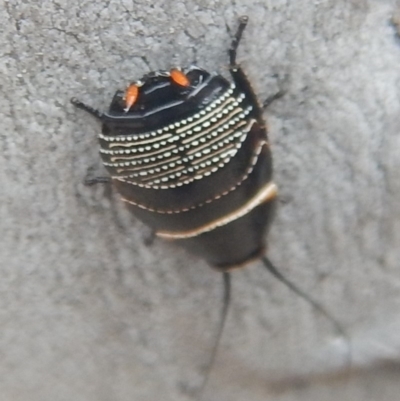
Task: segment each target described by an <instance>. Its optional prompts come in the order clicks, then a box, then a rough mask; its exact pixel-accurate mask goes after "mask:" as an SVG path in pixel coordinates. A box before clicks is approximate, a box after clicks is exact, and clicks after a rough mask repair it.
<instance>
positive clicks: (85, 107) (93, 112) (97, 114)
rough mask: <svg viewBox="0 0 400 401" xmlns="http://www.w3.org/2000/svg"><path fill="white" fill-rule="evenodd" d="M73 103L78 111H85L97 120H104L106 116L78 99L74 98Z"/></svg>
mask: <svg viewBox="0 0 400 401" xmlns="http://www.w3.org/2000/svg"><path fill="white" fill-rule="evenodd" d="M71 103H72V104H73V105H74V106H75V107H77V108H78V109H81V110H84V111H86V112H87V113H89V114H91V115H92V116H93V117H95V118H96V119H97V120H101V121H102V120H103V117H104V114H103V113H102V112H101V111H99V110H96V109H95V108H93V107H92V106H89V105H87V104H85V103H83V102H81V101H80V100H78V99H76V98H74V97H73V98H72V99H71Z"/></svg>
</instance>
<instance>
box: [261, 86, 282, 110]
mask: <svg viewBox="0 0 400 401" xmlns="http://www.w3.org/2000/svg"><path fill="white" fill-rule="evenodd" d="M285 93H286V92H285V91H284V90H280V91H278V92H277V93H275V94H273V95H271V96H268V97H267V98H266V99H265V100H264V102H263V104H262V108H263V109H264V110H266V109H267V108H268V107H269V106H270V105H271V103H273V102H275V100H278V99H280V98H281V97H282V96H284V95H285Z"/></svg>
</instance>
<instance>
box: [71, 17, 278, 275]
mask: <svg viewBox="0 0 400 401" xmlns="http://www.w3.org/2000/svg"><path fill="white" fill-rule="evenodd" d="M246 23H247V18H246V17H243V18H241V20H240V26H239V29H238V32H237V34H236V36H235V39H234V41H233V44H232V47H231V49H230V65H229V71H230V73H231V76H232V79H233V83H230V82H229V81H228V80H226V79H225V78H224V77H222V76H221V75H216V74H211V73H209V72H207V71H205V70H203V69H201V68H198V67H195V66H192V67H189V68H185V69H182V70H180V69H173V70H171V71H158V72H152V73H149V74H147V75H145V76H144V77H143V78H142V79H141V80H140V81H137V82H134V83H132V84H131V85H130V86H129V87H128V89H127V90H126V91H125V92H122V91H118V92H117V93H116V94H115V96H114V98H113V100H112V102H111V105H110V109H109V111H108V113H104V114H103V113H100V112H98V111H96V110H93V109H92V108H91V107H89V106H87V105H85V104H83V103H81V102H79V101H77V100H73V103H74V105H76V106H77V107H80V108H82V109H84V110H86V111H88V112H89V113H91V114H93V115H94V116H95V117H97V118H98V119H99V120H100V121H101V122H102V124H103V129H102V133H101V134H100V136H99V138H100V147H101V149H100V154H101V157H102V159H103V163H104V165H105V167H106V168H107V169H108V171H109V172H110V174H111V177H112V180H113V183H114V185H115V187H116V189H117V190H118V191H119V192H120V193H121V195H122V199H123V200H124V201H125V202H126V204H127V206H128V208H129V209H130V210H131V211H132V212H133V213H134V214H135V215H136V216H137V217H138V218H139V219H141V220H142V221H143V222H145V223H146V224H148V225H149V226H150V227H151V228H152V229H153V230H154V231H155V233H156V235H157V236H159V237H162V238H166V239H170V240H175V241H176V242H177V243H179V245H181V246H183V247H185V248H187V249H188V250H189V251H191V252H193V253H196V254H198V255H200V256H201V257H202V258H204V259H205V260H207V261H208V262H209V263H210V265H212V266H214V267H215V268H216V269H218V270H222V271H226V270H229V269H231V268H233V267H237V266H241V265H243V264H245V263H247V262H249V261H251V260H253V259H255V258H260V257H261V256H262V255H263V254H264V247H265V245H264V244H265V236H266V233H267V231H268V228H269V225H270V223H271V221H272V217H273V212H274V206H275V199H276V195H277V187H276V185H275V184H274V183H273V182H272V160H271V153H270V149H269V144H268V138H267V132H266V128H265V123H264V120H263V118H262V109H261V108H260V106H259V104H258V102H257V99H256V96H255V94H254V92H253V90H252V88H251V86H250V84H249V82H248V80H247V78H246V76H245V74H244V73H243V71H242V69H241V68H240V67H239V66H238V65H237V64H236V49H237V46H238V44H239V40H240V38H241V35H242V32H243V30H244V28H245V26H246Z"/></svg>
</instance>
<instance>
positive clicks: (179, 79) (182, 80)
mask: <svg viewBox="0 0 400 401" xmlns="http://www.w3.org/2000/svg"><path fill="white" fill-rule="evenodd" d="M170 76H171V79H172V80H173V81H174V82H175V83H176V84H178V85H180V86H189V85H190V81H189V79H188V77H187V76H186V75H185V74H184V73H183V72H182V71H180V70H178V69H176V68H173V69H172V70H171V71H170Z"/></svg>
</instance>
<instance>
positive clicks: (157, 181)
mask: <svg viewBox="0 0 400 401" xmlns="http://www.w3.org/2000/svg"><path fill="white" fill-rule="evenodd" d="M255 122H256V120H251V121H250V122H249V124H248V126H247V127H246V129H245V130H243V131H241V132H240V134H241V136H240V138H239V141H238V142H237V143H236V144H235V149H233V150H230V151H229V152H228V153H227V155H225V158H224V159H223V160H221V159H220V158H219V159H218V161H217V160H216V161H215V162H214V163H213V164H211V165H210V166H207V165H206V167H207V168H208V169H207V171H206V173H207V174H206V173H204V174H196V175H195V176H193V173H194V172H195V171H197V170H198V169H200V168H202V166H201V164H202V163H200V164H199V165H197V166H193V167H190V168H187V169H186V170H185V171H184V172H178V173H177V174H170V175H168V176H167V177H163V178H161V179H158V178H157V179H154V180H153V181H152V182H151V183H143V179H141V180H140V181H139V182H138V181H136V180H135V177H132V176H131V175H113V176H112V178H113V179H117V180H120V181H123V182H127V183H129V184H132V185H136V186H138V187H142V188H149V189H170V188H176V187H180V186H182V185H186V184H189V183H191V182H193V181H195V180H199V179H202V178H203V177H204V176H208V175H210V174H211V173H215V172H216V171H218V170H219V169H220V168H222V167H224V166H225V165H226V164H227V163H228V162H229V161H230V160H231V159H232V157H234V156H235V155H236V153H237V151H238V150H239V149H240V147H241V145H242V143H243V142H244V141H245V139H246V137H247V134H248V132H249V131H250V130H251V127H252V126H253V124H254V123H255ZM230 139H231V138H227V139H226V140H225V142H224V143H222V144H215V145H213V146H211V149H212V150H218V149H219V148H221V147H222V148H223V147H224V146H225V147H226V146H227V145H228V144H229V140H230ZM183 173H190V174H191V175H190V176H189V177H185V176H184V174H183ZM166 174H168V172H167V173H166ZM182 176H183V177H184V180H183V181H178V182H176V181H173V182H171V183H169V184H167V182H168V181H171V180H177V179H178V180H182ZM142 177H143V175H142ZM149 179H152V177H150V178H149ZM160 184H161V185H160Z"/></svg>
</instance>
